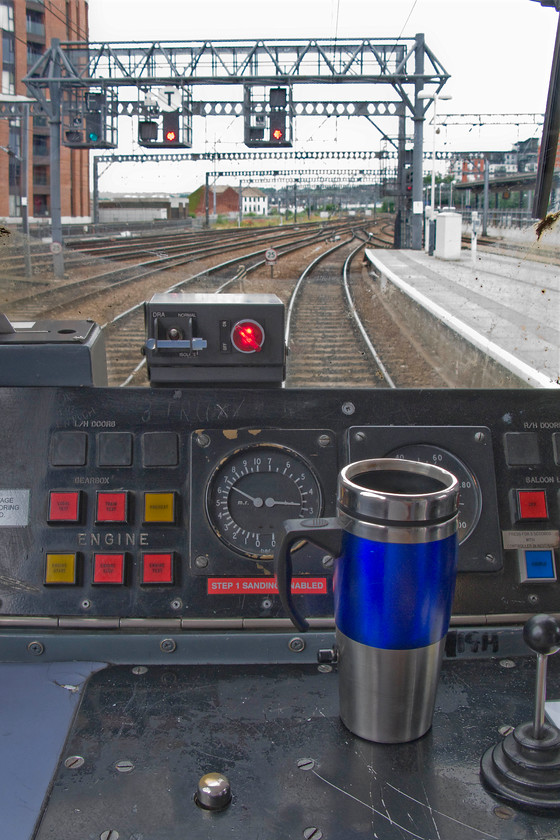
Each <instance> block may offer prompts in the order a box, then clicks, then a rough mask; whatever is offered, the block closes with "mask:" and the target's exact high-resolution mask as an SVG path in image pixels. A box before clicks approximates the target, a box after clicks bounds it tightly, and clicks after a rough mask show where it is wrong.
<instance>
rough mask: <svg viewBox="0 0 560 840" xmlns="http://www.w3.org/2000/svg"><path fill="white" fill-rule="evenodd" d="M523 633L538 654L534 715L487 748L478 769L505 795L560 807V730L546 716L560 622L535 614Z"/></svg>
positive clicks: (558, 647) (515, 800)
mask: <svg viewBox="0 0 560 840" xmlns="http://www.w3.org/2000/svg"><path fill="white" fill-rule="evenodd" d="M523 638H524V640H525V643H526V644H527V645H528V647H530V648H531V650H533V651H534V652H535V653H536V654H537V676H536V687H535V710H534V717H533V720H532V721H529V722H528V723H522V724H520V725H519V726H516V728H515V729H514V730H513V732H511V733H510V734H509V735H507V736H506V737H505V738H504V740H503V741H501V742H500V743H499V744H497V745H496V746H494V747H490V749H488V750H486V752H485V753H484V755H483V756H482V759H481V762H480V772H481V776H482V779H483V780H484V782H485V784H486V785H487V786H488V788H490V790H491V791H492V792H493V793H496V794H498V796H501V797H502V798H503V799H507V800H509V801H510V802H513V803H515V804H516V805H523V806H526V807H531V808H546V809H556V810H560V731H559V730H558V729H557V727H556V726H554V725H553V724H552V723H549V722H548V721H546V720H545V702H546V671H547V663H548V657H549V656H551V655H552V654H553V653H556V651H558V650H560V624H559V622H558V621H557V620H556V619H555V618H553V617H552V616H551V615H544V614H541V615H535V616H533V617H532V618H530V619H529V621H528V622H527V623H526V625H525V627H524V628H523Z"/></svg>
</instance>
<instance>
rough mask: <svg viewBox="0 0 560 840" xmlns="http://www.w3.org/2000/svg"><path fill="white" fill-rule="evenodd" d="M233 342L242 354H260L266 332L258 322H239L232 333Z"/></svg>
mask: <svg viewBox="0 0 560 840" xmlns="http://www.w3.org/2000/svg"><path fill="white" fill-rule="evenodd" d="M231 342H232V344H233V346H234V347H235V349H236V350H239V352H240V353H260V351H261V350H262V346H263V344H264V330H263V328H262V327H261V325H260V324H258V323H257V321H250V320H248V319H247V320H245V321H238V322H237V323H236V324H235V325H234V327H233V329H232V331H231Z"/></svg>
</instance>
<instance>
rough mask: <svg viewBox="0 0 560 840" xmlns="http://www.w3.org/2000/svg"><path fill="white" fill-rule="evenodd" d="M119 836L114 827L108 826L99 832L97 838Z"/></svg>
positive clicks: (116, 839)
mask: <svg viewBox="0 0 560 840" xmlns="http://www.w3.org/2000/svg"><path fill="white" fill-rule="evenodd" d="M119 837H120V834H119V832H118V831H117V830H116V829H114V828H110V829H109V830H108V831H102V832H101V834H100V835H99V840H119Z"/></svg>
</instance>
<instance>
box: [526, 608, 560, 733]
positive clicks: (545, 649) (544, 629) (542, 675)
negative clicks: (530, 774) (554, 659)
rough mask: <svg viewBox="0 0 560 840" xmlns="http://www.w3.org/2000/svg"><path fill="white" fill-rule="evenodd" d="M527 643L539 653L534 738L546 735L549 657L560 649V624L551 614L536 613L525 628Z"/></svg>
mask: <svg viewBox="0 0 560 840" xmlns="http://www.w3.org/2000/svg"><path fill="white" fill-rule="evenodd" d="M523 639H524V640H525V644H526V645H528V646H529V647H530V648H531V650H533V651H535V653H536V654H537V679H536V683H535V716H534V719H533V738H535V739H536V740H542V739H543V738H544V737H545V702H546V669H547V665H548V657H549V656H550V655H551V654H552V653H556V651H557V650H560V625H559V624H558V622H557V621H556V619H555V618H553V617H552V616H551V615H542V614H541V615H535V616H533V618H530V619H529V621H528V622H527V624H526V625H525V627H524V628H523Z"/></svg>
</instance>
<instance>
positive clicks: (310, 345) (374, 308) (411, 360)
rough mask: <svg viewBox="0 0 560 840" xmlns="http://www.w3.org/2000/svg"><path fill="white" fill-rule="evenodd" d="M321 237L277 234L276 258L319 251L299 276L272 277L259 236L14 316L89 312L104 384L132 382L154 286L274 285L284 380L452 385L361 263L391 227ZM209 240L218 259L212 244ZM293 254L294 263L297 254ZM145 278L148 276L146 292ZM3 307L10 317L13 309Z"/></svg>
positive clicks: (30, 303)
mask: <svg viewBox="0 0 560 840" xmlns="http://www.w3.org/2000/svg"><path fill="white" fill-rule="evenodd" d="M328 234H329V235H328V238H329V239H340V241H337V242H335V243H334V245H331V244H330V243H329V244H328V245H327V243H326V242H325V239H326V238H327V237H326V236H325V231H324V230H315V232H314V233H313V234H312V235H310V234H309V228H306V229H305V230H304V231H303V232H302V231H301V230H300V231H295V235H294V231H292V236H291V237H290V238H286V239H285V240H284V242H283V244H280V245H278V241H277V240H275V241H274V244H275V248H276V250H277V252H278V253H279V258H280V264H281V263H282V260H284V259H289V258H290V254H294V253H295V252H296V250H297V252H298V253H300V252H301V253H308V254H310V252H311V251H315V252H317V251H318V250H319V253H318V254H317V253H315V255H314V256H313V259H311V254H310V256H309V257H308V259H309V260H310V262H309V264H308V266H307V268H306V269H305V271H304V272H303V273H300V272H296V271H293V272H292V273H291V274H289V276H283V278H282V279H280V278H279V276H278V275H277V276H275V277H274V278H272V277H271V276H270V274H269V269H268V267H266V266H265V260H264V251H265V250H266V247H262V242H261V247H260V248H259V247H257V248H256V250H254V251H248V252H247V251H246V250H244V249H243V247H242V248H241V249H240V250H241V253H238V254H237V255H235V256H233V257H231V256H230V258H229V259H227V260H222V261H221V262H218V263H216V262H215V261H213V262H212V264H211V265H208V264H206V265H204V266H203V267H202V268H201V269H200V270H199V271H196V272H194V273H193V274H192V275H190V276H189V277H187V278H185V277H182V278H181V279H180V280H179V281H178V282H176V283H174V284H172V285H171V286H169V285H167V286H164V285H162V283H161V280H163V279H164V278H165V277H166V275H165V273H164V272H165V271H166V270H167V269H168V268H169V263H168V260H169V258H168V257H167V258H159V259H157V258H156V259H155V260H148V261H144V262H141V263H140V264H139V265H137V266H134V267H132V268H131V267H127V268H118V269H116V270H114V271H112V272H106V273H104V274H103V275H101V276H100V277H95V278H89V279H87V280H84V281H79V282H78V283H73V284H68V288H66V287H62V288H61V289H54V290H53V289H49V290H46V291H43V292H42V293H39V294H35V295H34V296H32V295H29V296H27V297H26V298H23V299H22V300H21V301H20V302H19V307H20V308H19V309H18V311H17V312H16V313H15V314H16V316H17V317H18V318H26V317H34V318H36V317H37V315H38V306H39V305H40V304H42V307H41V309H40V314H41V316H50V317H77V316H78V315H79V316H80V317H84V316H85V315H87V316H88V317H91V315H92V314H93V317H94V319H95V320H97V321H98V322H99V323H102V324H103V332H104V335H105V341H106V345H107V360H108V377H109V384H110V385H119V386H126V385H134V386H138V385H147V384H148V380H147V374H146V369H145V364H144V363H143V359H142V356H141V352H140V351H141V348H142V346H143V343H144V340H145V326H144V312H143V302H144V300H146V299H148V298H149V297H151V295H152V294H153V292H154V291H164V290H165V291H177V290H181V291H182V290H185V291H189V292H201V291H203V292H206V293H220V292H223V291H231V292H236V291H245V292H253V291H254V292H274V293H276V294H278V295H279V296H280V297H281V299H283V300H284V302H285V304H286V306H287V307H288V313H289V314H288V330H289V335H288V336H287V340H288V343H289V347H290V354H289V357H288V367H287V381H286V384H287V385H288V386H318V385H321V386H323V385H326V386H345V385H355V384H359V385H363V386H367V385H369V386H370V387H375V386H379V387H385V388H386V387H407V386H413V385H414V386H415V387H417V386H418V384H419V383H420V384H422V385H425V386H427V387H428V386H431V387H447V386H449V385H450V384H451V383H449V382H447V381H446V380H445V378H444V377H443V376H441V375H439V373H438V365H437V359H433V358H430V356H429V353H428V352H426V350H425V348H423V347H421V346H420V345H419V342H418V340H417V338H416V337H415V336H414V335H413V334H407V331H406V326H403V324H402V323H401V320H402V319H401V318H399V313H398V312H391V311H390V310H389V305H388V303H387V301H385V300H384V299H383V296H380V295H379V294H378V290H377V289H376V288H375V283H374V282H373V281H372V279H371V278H370V277H369V275H368V273H367V271H365V270H364V269H363V268H362V252H363V248H364V247H366V246H367V245H369V246H372V245H373V246H376V247H391V246H392V236H393V229H392V224H391V223H390V222H388V221H386V220H383V219H379V220H377V221H376V223H375V225H374V224H372V225H371V226H370V229H366V228H364V227H349V226H348V225H346V226H344V227H343V226H338V227H336V228H335V229H330V230H329V231H328ZM242 240H243V242H242V245H243V244H244V245H245V246H247V245H248V244H249V243H251V242H252V240H251V238H249V237H247V236H244V237H242ZM238 244H239V243H238V241H236V239H235V237H233V238H232V237H229V236H228V237H227V241H226V243H225V244H222V248H221V250H222V253H223V251H224V250H225V251H227V253H228V255H230V254H231V253H234V252H235V250H239V249H237V248H235V247H234V246H235V245H238ZM211 247H212V255H211V256H212V257H213V259H214V260H215V258H216V256H217V254H216V250H215V246H211ZM268 247H270V243H269V244H268ZM201 250H202V251H203V252H204V249H201V248H200V247H199V248H197V251H198V254H197V256H196V258H195V259H194V260H193V262H194V263H195V264H196V265H195V267H199V266H200V264H201V260H200V251H201ZM209 250H210V249H209ZM190 256H191V257H192V254H191V255H190ZM166 259H167V261H166ZM173 259H176V258H173ZM180 259H182V260H186V259H187V256H186V255H185V254H183V255H182V256H181V258H180ZM292 259H295V258H294V257H292ZM297 260H298V262H301V258H300V257H298V258H297ZM156 272H157V273H160V274H161V277H160V281H158V286H157V288H156V287H155V286H154V284H153V277H154V274H155V273H156ZM150 278H152V280H151V281H150ZM146 282H149V283H150V288H149V292H148V293H146V286H145V283H146ZM125 288H126V297H127V299H128V305H127V306H122V305H121V304H120V303H119V305H118V306H117V309H116V311H117V313H118V314H116V315H115V314H112V315H111V317H110V318H108V319H107V320H106V321H104V320H103V319H101V318H99V316H98V314H96V312H95V311H94V312H93V313H92V309H95V307H98V306H99V305H101V304H100V303H99V302H101V301H107V300H108V299H109V298H112V299H114V298H116V297H117V296H118V294H119V293H121V292H122V293H124V292H125ZM26 307H29V309H27V308H26ZM31 310H32V311H31ZM28 313H29V314H28ZM9 314H10V315H11V316H12V317H14V316H13V313H12V312H10V313H9Z"/></svg>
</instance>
